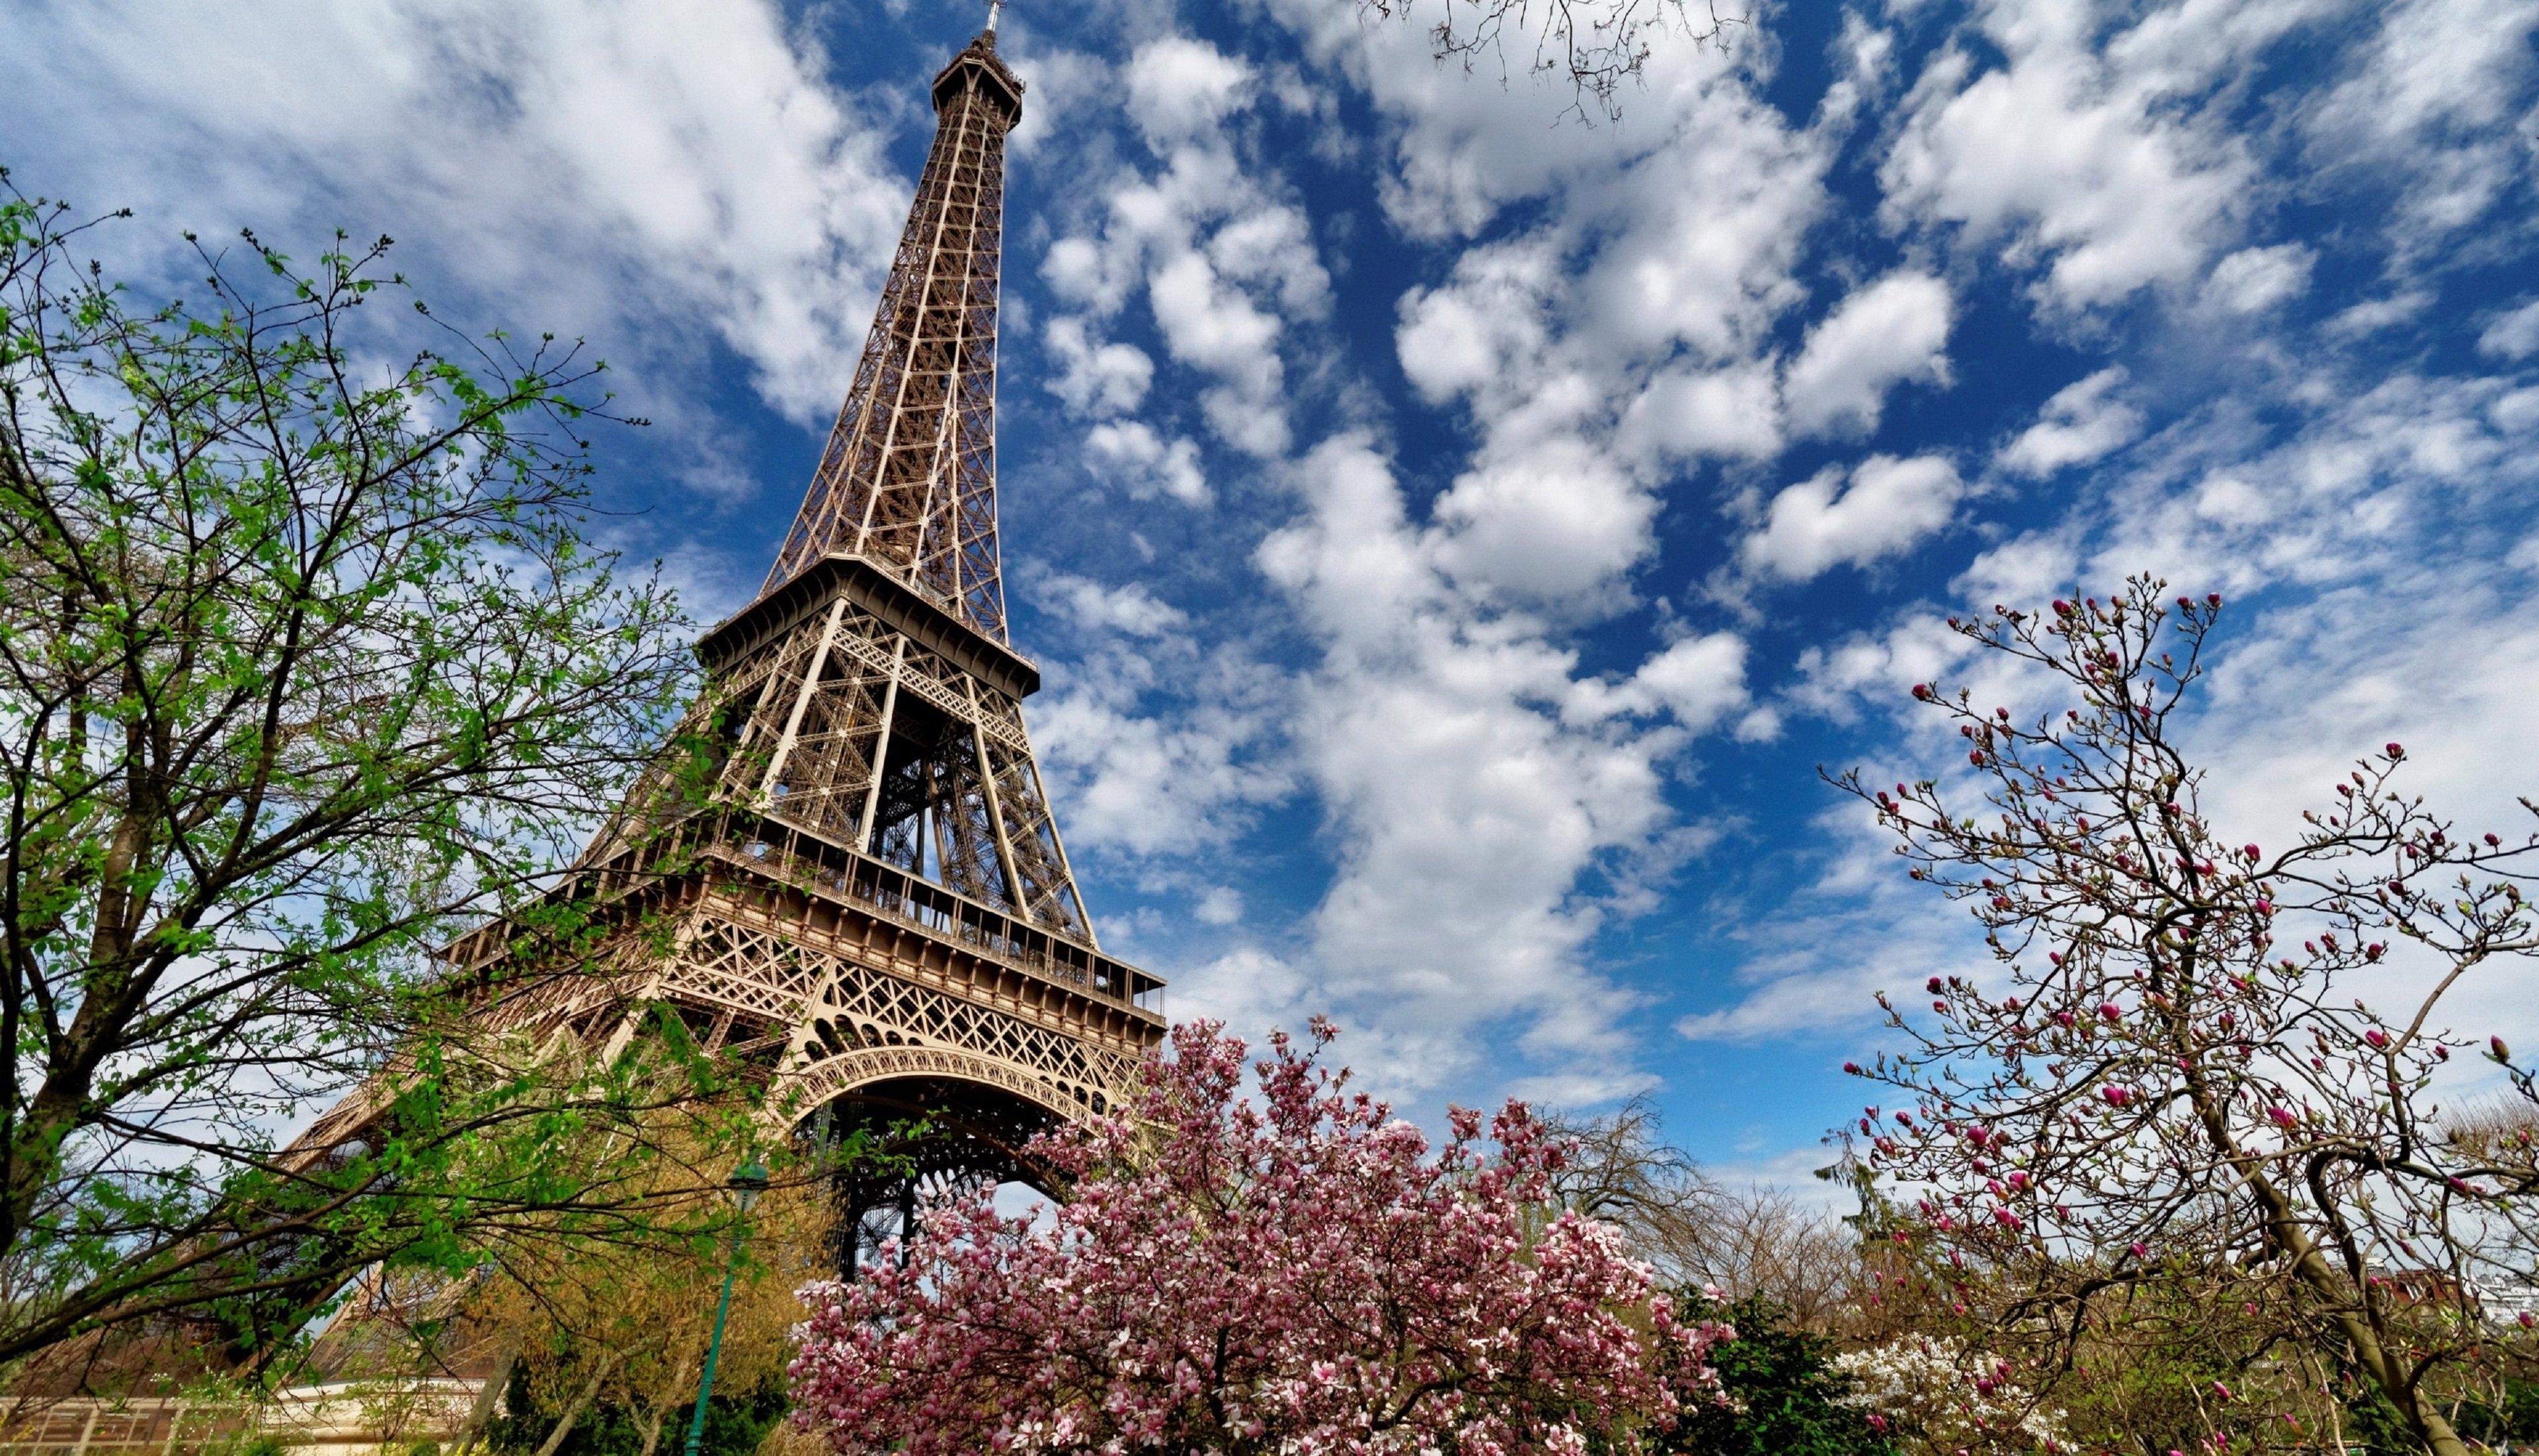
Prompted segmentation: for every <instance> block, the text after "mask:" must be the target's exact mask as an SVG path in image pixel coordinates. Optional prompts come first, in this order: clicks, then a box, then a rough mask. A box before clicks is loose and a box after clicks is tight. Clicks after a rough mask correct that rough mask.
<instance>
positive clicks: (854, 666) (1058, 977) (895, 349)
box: [302, 31, 1164, 1257]
mask: <svg viewBox="0 0 2539 1456" xmlns="http://www.w3.org/2000/svg"><path fill="white" fill-rule="evenodd" d="M1022 92H1023V87H1022V83H1021V82H1020V81H1018V80H1017V79H1016V78H1015V77H1014V75H1013V73H1012V72H1011V71H1009V70H1007V69H1006V67H1005V65H1004V63H1003V62H1002V61H1001V60H999V59H998V58H997V56H996V52H995V35H994V33H993V31H991V32H988V33H984V34H982V35H980V36H979V37H978V38H977V39H975V40H973V41H972V42H971V43H970V44H969V46H968V47H967V48H965V49H964V50H962V51H961V52H960V53H959V54H958V55H957V56H955V57H954V58H953V60H952V61H951V63H950V64H949V65H947V66H946V67H944V69H943V71H942V72H941V73H940V74H939V75H937V76H936V77H935V80H934V86H933V97H934V104H935V109H936V113H937V117H938V120H937V129H936V133H935V137H934V142H933V146H932V149H931V151H930V153H929V155H928V157H927V161H926V172H925V176H924V180H923V182H922V183H921V185H920V187H919V190H918V195H917V200H916V204H915V206H914V207H913V208H912V209H911V211H910V215H909V221H908V227H907V230H906V232H905V234H904V235H903V237H902V239H901V242H900V245H899V251H898V255H897V256H896V257H895V258H894V259H893V262H892V266H891V273H890V279H889V282H888V283H887V285H886V286H885V287H884V289H883V291H882V296H881V303H880V307H879V309H878V311H877V312H876V315H875V317H874V320H873V326H872V332H871V334H870V336H869V338H868V339H867V341H866V343H865V346H864V351H863V355H862V358H861V360H860V362H859V363H858V366H857V369H856V376H855V382H854V386H853V388H852V390H851V391H850V393H849V394H848V397H847V402H846V406H845V408H844V409H843V410H841V411H840V413H839V416H838V422H837V426H836V428H835V430H834V431H833V432H832V434H831V436H830V439H829V443H828V448H827V450H826V451H825V452H824V454H823V455H822V458H821V461H820V466H819V470H818V473H817V474H816V475H815V476H814V478H813V480H812V483H811V486H810V489H809V492H808V494H807V495H806V497H805V499H804V501H803V503H802V507H801V510H800V513H799V514H798V515H797V517H796V518H795V520H794V521H793V525H792V528H791V530H790V531H789V533H788V534H787V536H786V539H785V545H784V548H783V551H782V553H781V554H780V555H779V557H778V559H777V563H776V569H775V571H774V572H773V573H772V574H771V575H770V576H769V578H768V581H767V585H766V587H765V588H764V589H762V590H761V592H760V594H759V596H758V598H757V599H756V600H755V601H753V602H752V603H750V605H749V606H748V607H746V608H745V609H743V610H742V611H741V612H739V613H738V614H737V615H735V616H733V617H732V618H730V619H729V620H727V621H725V622H723V623H721V625H719V626H717V627H716V628H714V629H713V630H712V631H711V632H709V633H707V634H706V636H705V637H704V638H703V639H702V640H701V641H700V643H699V644H698V654H699V656H700V658H701V659H702V660H703V661H704V663H705V666H706V668H707V685H706V687H705V689H704V691H703V692H702V693H701V694H700V695H699V698H698V700H697V702H696V703H695V704H694V706H693V707H692V708H691V710H690V712H689V713H688V715H687V718H686V721H685V722H684V723H683V724H682V726H681V728H680V729H679V731H678V733H677V734H676V735H674V738H673V741H672V744H671V746H670V747H669V748H667V749H665V751H664V752H663V753H662V754H661V755H660V757H659V759H658V760H657V761H656V763H655V765H654V766H653V768H652V770H650V771H649V772H648V773H646V774H645V775H644V776H643V777H642V778H641V779H640V780H639V781H638V783H637V784H636V786H635V788H634V790H633V792H632V793H631V794H630V795H629V796H628V797H627V799H626V801H625V803H624V804H623V805H622V806H621V807H620V808H619V810H618V812H617V813H616V814H615V816H614V817H613V818H612V819H611V821H610V822H609V823H608V824H607V825H605V826H604V827H603V828H602V830H601V831H600V833H599V834H598V835H597V836H596V837H595V838H594V839H593V841H592V842H591V844H590V846H589V847H588V848H587V849H586V850H585V851H584V852H583V856H582V858H581V859H580V860H579V861H578V862H577V864H576V865H575V867H573V870H572V873H571V874H570V875H569V876H568V880H567V883H566V884H565V885H564V886H562V887H561V888H560V889H559V890H558V891H557V892H556V893H557V894H560V895H572V896H577V897H583V898H585V899H587V900H588V901H589V902H590V903H593V904H597V905H602V906H605V907H606V910H605V917H606V920H607V922H608V923H610V924H614V925H617V926H619V927H620V930H619V931H618V932H616V933H614V935H613V936H612V937H610V938H608V939H606V940H604V941H603V948H602V949H601V950H600V951H599V953H598V958H597V961H596V964H595V968H594V966H593V962H592V961H591V960H590V958H589V957H588V956H587V955H578V956H576V957H575V966H574V968H573V969H571V970H570V971H568V972H567V973H561V974H540V971H541V967H540V966H539V965H538V964H537V956H538V952H537V951H536V950H534V949H533V948H530V947H529V946H527V945H525V944H524V943H515V933H514V931H513V929H512V927H511V926H510V925H509V924H508V923H497V924H495V925H491V926H488V927H486V928H485V929H484V930H482V931H480V932H478V933H476V934H475V935H474V936H470V937H468V938H467V939H466V940H464V941H462V942H460V944H459V945H457V946H456V947H454V948H453V952H452V955H453V958H454V959H455V960H456V962H457V965H458V969H459V972H460V974H462V975H463V976H467V977H471V978H473V979H474V981H475V984H481V985H486V986H495V987H502V988H506V989H504V990H503V991H502V992H501V993H500V995H499V999H495V1000H491V1001H489V1002H488V1003H487V1004H486V1005H485V1006H484V1008H483V1010H482V1012H481V1015H482V1016H483V1018H484V1020H485V1022H486V1024H487V1026H488V1028H489V1029H490V1030H493V1031H496V1032H508V1033H522V1034H525V1035H526V1036H527V1037H528V1038H529V1039H530V1040H532V1041H535V1042H544V1041H546V1040H548V1039H550V1038H553V1037H557V1036H564V1037H569V1038H571V1039H572V1040H574V1041H576V1042H579V1043H580V1044H582V1045H583V1046H586V1047H589V1048H591V1049H592V1050H595V1051H602V1052H604V1053H605V1054H611V1055H613V1054H614V1053H615V1052H616V1051H618V1050H620V1049H622V1048H623V1047H624V1046H625V1045H626V1044H627V1042H628V1040H629V1039H630V1038H632V1037H634V1036H636V1035H639V1034H641V1030H640V1028H642V1027H643V1026H644V1025H646V1024H647V1018H648V1017H650V1016H652V1015H654V1014H657V1011H658V1008H660V1007H663V1006H667V1007H670V1008H674V1009H675V1010H676V1012H677V1013H678V1014H679V1015H681V1016H682V1017H683V1018H684V1019H685V1020H686V1022H687V1024H688V1026H689V1028H690V1030H691V1031H692V1032H693V1034H694V1035H695V1036H696V1038H697V1040H698V1041H699V1042H700V1043H701V1044H702V1045H703V1046H704V1047H706V1048H707V1049H708V1050H709V1051H712V1052H715V1053H719V1054H721V1055H723V1056H725V1057H728V1058H731V1059H734V1060H736V1061H738V1062H739V1063H741V1064H743V1065H747V1066H751V1067H753V1068H755V1069H757V1070H758V1072H759V1074H760V1075H761V1076H762V1077H763V1080H764V1082H765V1085H766V1091H765V1106H766V1108H767V1109H768V1112H767V1116H768V1118H769V1120H770V1122H771V1123H774V1124H778V1125H781V1126H783V1127H784V1128H786V1129H788V1130H796V1129H800V1128H803V1127H805V1126H807V1125H810V1124H813V1123H815V1122H816V1123H821V1124H826V1125H829V1126H832V1127H834V1126H835V1125H836V1124H837V1123H839V1122H840V1121H842V1120H843V1121H846V1122H849V1123H853V1122H858V1121H866V1122H869V1121H880V1120H896V1119H897V1118H898V1117H900V1116H902V1115H904V1114H907V1113H913V1112H921V1111H922V1112H926V1113H928V1114H930V1115H931V1119H932V1123H933V1125H934V1126H935V1127H937V1128H938V1129H940V1130H941V1135H940V1136H935V1137H932V1138H929V1139H928V1140H927V1142H926V1144H924V1145H923V1146H922V1147H921V1148H919V1149H916V1161H915V1168H916V1171H915V1173H914V1175H913V1177H914V1178H915V1179H916V1180H917V1181H919V1182H940V1181H943V1180H946V1179H955V1180H957V1179H967V1178H996V1179H1002V1178H1006V1177H1012V1176H1017V1175H1023V1176H1028V1174H1029V1170H1028V1169H1025V1168H1023V1167H1022V1166H1021V1164H1020V1162H1019V1160H1018V1159H1017V1156H1016V1153H1017V1150H1018V1149H1019V1147H1020V1145H1021V1144H1022V1143H1023V1141H1024V1140H1026V1139H1028V1138H1029V1137H1030V1136H1031V1135H1032V1134H1033V1133H1035V1132H1037V1131H1039V1130H1041V1129H1043V1128H1046V1127H1049V1126H1051V1125H1053V1124H1054V1123H1055V1122H1056V1121H1058V1120H1062V1119H1076V1118H1082V1117H1084V1116H1086V1115H1088V1114H1090V1113H1093V1112H1097V1111H1100V1110H1102V1109H1104V1108H1106V1107H1108V1106H1109V1105H1110V1104H1111V1103H1112V1102H1113V1100H1114V1099H1117V1098H1118V1097H1120V1096H1121V1095H1122V1094H1123V1093H1124V1092H1125V1091H1127V1090H1128V1089H1129V1088H1130V1086H1131V1084H1132V1082H1133V1080H1134V1077H1135V1068H1136V1063H1137V1060H1138V1059H1139V1058H1140V1057H1141V1056H1142V1055H1143V1054H1144V1053H1145V1052H1147V1051H1148V1050H1150V1049H1151V1048H1152V1047H1154V1046H1155V1045H1156V1043H1157V1042H1159V1041H1160V1040H1161V1039H1162V1036H1163V1029H1164V1019H1163V1015H1162V1013H1161V1010H1160V1008H1159V1005H1158V1003H1159V1001H1160V996H1159V993H1160V991H1161V989H1162V984H1163V983H1162V982H1161V981H1159V980H1157V979H1156V978H1154V977H1152V976H1149V975H1146V974H1144V973H1142V972H1140V971H1137V970H1135V969H1133V968H1132V967H1130V966H1128V965H1126V964H1124V963H1122V962H1120V961H1118V960H1115V959H1113V958H1112V957H1110V956H1108V955H1106V954H1104V953H1103V952H1102V949H1101V946H1100V944H1099V942H1098V941H1097V940H1096V939H1095V936H1094V933H1093V927H1092V922H1091V919H1090V918H1089V916H1088V915H1087V914H1086V912H1085V906H1084V901H1083V897H1082V895H1081V894H1080V893H1079V892H1078V890H1077V888H1076V883H1075V877H1074V873H1073V871H1072V869H1071V868H1070V867H1069V866H1068V864H1067V859H1066V851H1065V847H1064V844H1063V843H1062V842H1061V840H1060V838H1059V833H1058V825H1057V823H1056V821H1055V819H1054V818H1053V817H1052V816H1051V813H1050V807H1049V799H1048V796H1047V794H1046V793H1045V792H1044V789H1043V785H1042V779H1041V774H1040V769H1039V766H1038V764H1037V762H1036V761H1035V759H1034V756H1033V752H1032V744H1031V738H1030V735H1029V734H1028V733H1027V732H1026V731H1025V729H1024V727H1023V719H1022V712H1021V703H1022V700H1023V699H1024V698H1026V697H1028V696H1029V695H1030V694H1031V693H1032V692H1033V691H1034V690H1035V689H1036V688H1037V687H1038V686H1039V683H1040V674H1039V670H1038V669H1037V668H1036V667H1035V666H1033V664H1032V663H1031V662H1030V661H1029V660H1028V659H1025V658H1023V657H1021V656H1020V655H1019V654H1017V653H1015V652H1014V651H1013V650H1012V649H1011V648H1010V647H1009V646H1008V645H1007V643H1006V639H1005V618H1004V598H1003V591H1002V587H1001V583H1000V581H999V577H998V562H997V550H996V503H995V314H996V287H997V243H998V233H999V227H1000V217H1001V211H1002V191H1003V147H1004V135H1005V132H1006V131H1007V130H1008V129H1010V128H1011V127H1012V126H1013V124H1014V122H1015V121H1016V120H1017V119H1018V118H1019V117H1020V115H1021V106H1022ZM364 1116H365V1107H364V1105H362V1104H361V1103H360V1102H358V1101H357V1102H355V1103H350V1104H347V1105H345V1106H343V1107H340V1108H338V1109H336V1110H335V1111H334V1112H333V1113H330V1114H329V1115H328V1117H327V1118H326V1119H324V1120H322V1121H321V1123H320V1124H319V1126H318V1127H316V1128H314V1129H312V1130H311V1131H310V1133H309V1134H308V1135H305V1136H304V1139H303V1140H302V1142H303V1145H304V1146H314V1147H326V1146H333V1145H336V1144H338V1143H340V1142H341V1141H342V1140H343V1139H345V1138H347V1137H355V1136H359V1134H360V1130H361V1127H362V1124H363V1121H364ZM840 1194H841V1199H842V1201H843V1202H844V1204H845V1205H846V1208H845V1210H844V1212H845V1213H847V1214H848V1215H849V1218H850V1220H851V1226H853V1224H854V1223H855V1222H857V1221H860V1220H861V1219H863V1218H864V1216H865V1215H866V1214H868V1213H871V1212H872V1211H875V1210H882V1211H888V1210H892V1209H902V1210H904V1209H905V1208H906V1207H907V1206H908V1203H909V1199H910V1196H911V1190H910V1188H909V1187H908V1186H907V1185H906V1183H905V1181H903V1182H901V1183H894V1184H888V1185H884V1184H876V1183H870V1182H857V1183H851V1184H848V1185H845V1186H842V1188H841V1190H840ZM846 1252H847V1253H849V1255H850V1257H852V1253H853V1250H852V1248H851V1249H849V1250H847V1251H846Z"/></svg>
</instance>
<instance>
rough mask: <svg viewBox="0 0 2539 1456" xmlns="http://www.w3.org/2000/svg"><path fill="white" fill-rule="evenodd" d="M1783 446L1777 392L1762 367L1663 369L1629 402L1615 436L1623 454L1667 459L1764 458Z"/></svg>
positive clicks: (1764, 368)
mask: <svg viewBox="0 0 2539 1456" xmlns="http://www.w3.org/2000/svg"><path fill="white" fill-rule="evenodd" d="M1782 442H1783V429H1782V419H1781V396H1780V390H1779V388H1778V386H1777V384H1776V383H1775V381H1773V379H1772V372H1771V370H1770V369H1769V368H1768V367H1767V366H1764V365H1760V364H1750V365H1744V366H1739V367H1734V368H1728V369H1717V370H1689V369H1675V370H1667V371H1664V372H1662V373H1660V374H1658V375H1656V376H1654V377H1653V378H1651V379H1650V381H1649V382H1648V384H1647V386H1646V387H1644V388H1642V389H1641V390H1640V392H1639V394H1638V396H1637V397H1635V398H1633V399H1632V400H1631V402H1630V404H1629V406H1628V407H1627V408H1626V409H1625V410H1624V411H1623V414H1622V425H1621V429H1620V430H1619V432H1617V443H1618V444H1619V445H1620V446H1621V447H1622V449H1623V450H1624V451H1626V452H1628V453H1630V454H1632V455H1635V456H1643V457H1645V456H1654V457H1657V458H1659V459H1663V460H1669V461H1673V460H1679V459H1692V458H1698V457H1700V456H1703V455H1716V456H1720V457H1723V458H1730V459H1750V460H1768V459H1770V458H1772V457H1773V456H1774V455H1777V454H1779V453H1780V452H1781V446H1782Z"/></svg>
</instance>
